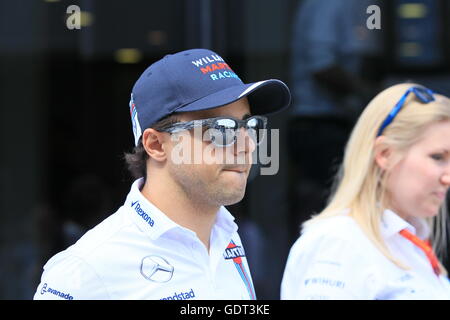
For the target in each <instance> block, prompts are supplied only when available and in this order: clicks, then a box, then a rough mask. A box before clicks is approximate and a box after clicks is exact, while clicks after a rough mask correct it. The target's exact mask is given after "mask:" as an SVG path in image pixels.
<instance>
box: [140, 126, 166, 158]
mask: <svg viewBox="0 0 450 320" xmlns="http://www.w3.org/2000/svg"><path fill="white" fill-rule="evenodd" d="M164 142H165V136H164V133H163V132H159V131H156V130H155V129H152V128H148V129H145V130H144V132H143V133H142V146H143V147H144V149H145V151H146V152H147V154H148V155H149V157H151V158H152V159H154V160H156V161H164V160H166V159H167V154H166V151H165V148H164Z"/></svg>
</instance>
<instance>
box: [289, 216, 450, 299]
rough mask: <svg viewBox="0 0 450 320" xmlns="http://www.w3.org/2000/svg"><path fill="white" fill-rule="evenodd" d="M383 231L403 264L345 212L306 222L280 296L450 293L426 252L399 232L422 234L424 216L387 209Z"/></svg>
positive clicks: (426, 231)
mask: <svg viewBox="0 0 450 320" xmlns="http://www.w3.org/2000/svg"><path fill="white" fill-rule="evenodd" d="M380 228H381V234H382V237H383V239H384V240H385V242H386V244H387V247H388V248H389V250H390V252H391V253H392V255H393V256H394V257H396V258H397V259H399V260H400V261H401V262H403V264H405V265H407V266H408V267H409V268H410V270H403V269H401V268H399V267H397V266H396V265H395V264H394V263H392V262H391V261H390V260H388V259H387V258H386V257H385V256H384V255H383V254H382V253H381V252H380V251H379V250H378V249H377V248H376V247H375V246H374V244H373V243H372V242H371V241H370V240H369V238H367V236H366V235H365V234H364V233H363V232H362V229H361V228H360V227H359V226H358V225H357V223H356V222H355V220H354V219H353V218H351V217H350V216H349V215H347V214H343V215H341V216H336V217H332V218H328V219H324V220H322V221H318V222H317V223H314V224H312V225H310V226H308V227H307V228H306V229H305V230H304V231H303V233H302V235H301V237H300V238H299V239H298V240H297V241H296V242H295V244H294V245H293V246H292V248H291V251H290V254H289V257H288V261H287V264H286V269H285V271H284V276H283V280H282V284H281V298H282V299H337V300H341V299H364V300H373V299H400V300H406V299H450V284H449V281H448V278H447V277H445V276H442V275H441V276H439V277H437V276H436V275H435V273H434V272H433V268H432V266H431V264H430V262H429V260H428V259H427V257H426V255H425V253H424V252H423V251H422V250H421V249H420V248H418V247H417V246H416V245H414V244H413V243H412V242H411V241H409V240H408V239H406V238H404V237H403V236H401V235H400V234H399V231H400V230H402V229H404V228H406V229H408V230H409V231H410V232H412V233H413V234H415V235H417V236H418V237H420V238H422V239H425V238H427V236H428V234H429V228H428V226H427V225H426V223H425V222H424V221H423V220H420V219H414V221H412V222H411V224H410V223H408V222H406V221H405V220H403V219H402V218H400V217H399V216H398V215H397V214H395V213H394V212H392V211H390V210H386V211H385V212H384V214H383V218H382V223H381V225H380Z"/></svg>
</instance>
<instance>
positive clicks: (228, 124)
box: [208, 119, 238, 146]
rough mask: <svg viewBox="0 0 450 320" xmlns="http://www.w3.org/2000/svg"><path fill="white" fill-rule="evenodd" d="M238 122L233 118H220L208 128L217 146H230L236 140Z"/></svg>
mask: <svg viewBox="0 0 450 320" xmlns="http://www.w3.org/2000/svg"><path fill="white" fill-rule="evenodd" d="M237 128H238V124H237V122H236V121H235V120H233V119H218V120H216V122H215V123H214V125H213V126H212V127H211V128H210V129H209V130H208V134H209V138H210V140H211V141H212V142H214V143H215V144H216V145H217V146H229V145H231V144H233V143H234V142H235V141H236V129H237Z"/></svg>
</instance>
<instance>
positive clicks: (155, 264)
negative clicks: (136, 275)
mask: <svg viewBox="0 0 450 320" xmlns="http://www.w3.org/2000/svg"><path fill="white" fill-rule="evenodd" d="M174 270H175V268H174V267H173V266H172V265H171V264H170V263H169V261H167V260H166V259H164V258H163V257H160V256H155V255H152V256H146V257H144V258H142V261H141V274H142V276H143V277H144V278H145V279H147V280H150V281H153V282H160V283H162V282H167V281H169V280H170V279H172V276H173V272H174Z"/></svg>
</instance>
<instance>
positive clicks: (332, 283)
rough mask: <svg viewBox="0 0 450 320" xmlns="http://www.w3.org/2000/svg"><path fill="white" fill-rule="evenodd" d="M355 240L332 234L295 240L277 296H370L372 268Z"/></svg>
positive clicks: (373, 287)
mask: <svg viewBox="0 0 450 320" xmlns="http://www.w3.org/2000/svg"><path fill="white" fill-rule="evenodd" d="M355 240H356V239H355ZM355 242H357V241H351V240H349V239H342V238H339V237H335V236H332V235H321V236H320V237H319V236H317V237H310V238H305V239H302V237H301V238H300V239H298V240H297V242H296V243H295V244H294V246H293V247H292V249H291V251H290V254H289V257H288V261H287V264H286V269H285V272H284V276H283V281H282V284H281V299H298V300H304V299H313V300H346V299H374V298H375V295H376V294H375V292H376V288H375V287H376V283H377V280H376V279H377V278H378V276H377V273H376V272H375V271H376V268H375V267H374V266H373V265H371V263H370V262H369V261H367V259H365V255H364V250H361V247H359V245H358V243H355Z"/></svg>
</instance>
